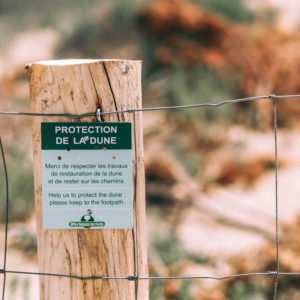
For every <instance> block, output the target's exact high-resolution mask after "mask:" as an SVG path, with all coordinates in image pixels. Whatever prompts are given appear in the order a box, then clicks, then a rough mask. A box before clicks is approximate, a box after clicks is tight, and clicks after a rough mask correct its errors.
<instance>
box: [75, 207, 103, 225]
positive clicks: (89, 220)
mask: <svg viewBox="0 0 300 300" xmlns="http://www.w3.org/2000/svg"><path fill="white" fill-rule="evenodd" d="M92 214H93V211H92V210H91V209H88V210H87V214H85V215H83V216H82V217H81V220H80V222H76V221H73V222H70V223H69V226H70V227H73V228H76V227H77V228H78V227H83V228H91V227H104V226H105V222H103V221H95V219H94V217H93V216H92Z"/></svg>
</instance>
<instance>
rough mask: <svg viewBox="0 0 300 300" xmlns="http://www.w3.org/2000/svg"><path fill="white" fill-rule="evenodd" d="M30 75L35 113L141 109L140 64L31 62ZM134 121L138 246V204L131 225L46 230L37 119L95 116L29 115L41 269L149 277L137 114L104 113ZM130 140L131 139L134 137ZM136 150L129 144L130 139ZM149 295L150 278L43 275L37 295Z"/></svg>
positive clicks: (112, 298)
mask: <svg viewBox="0 0 300 300" xmlns="http://www.w3.org/2000/svg"><path fill="white" fill-rule="evenodd" d="M26 68H27V70H28V74H29V78H30V98H31V108H32V112H34V113H50V114H51V113H71V114H84V113H89V112H96V110H97V108H98V107H100V108H101V111H102V112H111V111H116V110H126V109H129V108H140V107H141V105H142V102H141V101H142V96H141V62H140V61H130V60H60V61H44V62H36V63H33V64H30V65H28V66H26ZM133 118H135V124H136V145H137V160H135V155H134V153H135V149H133V151H132V152H133V168H132V169H133V184H135V182H134V178H135V177H134V176H135V174H134V173H135V164H137V170H138V177H137V186H136V188H135V187H134V188H133V191H136V199H137V203H134V204H133V205H134V206H135V205H137V211H138V214H137V221H138V235H139V236H138V239H139V251H137V249H136V230H135V228H136V227H135V226H136V224H135V219H136V218H135V209H134V210H133V211H134V216H133V220H134V226H133V229H44V228H43V223H42V211H43V209H42V205H43V204H42V188H43V187H42V161H41V122H70V121H72V122H75V121H84V122H90V121H97V119H96V117H95V116H91V117H85V118H83V119H80V120H77V119H75V118H69V117H62V116H59V117H53V116H51V117H50V116H48V117H46V116H42V117H38V116H34V117H33V127H32V130H33V151H34V185H35V212H36V221H37V242H38V262H39V271H40V272H45V273H55V274H67V275H77V276H84V277H88V276H105V277H107V276H108V277H128V276H136V274H137V268H138V266H137V265H136V262H137V259H136V258H137V257H136V255H137V253H139V275H140V276H141V277H147V276H148V268H147V241H146V230H147V229H146V212H145V192H144V189H145V186H144V180H145V177H144V162H143V130H142V113H141V112H135V113H118V114H105V115H102V121H104V122H131V123H132V122H133ZM132 141H134V138H133V139H132ZM133 147H134V143H133ZM137 286H138V297H137V299H139V300H145V299H148V281H147V280H139V281H136V280H127V279H91V280H79V279H74V278H66V277H56V276H40V299H43V300H44V299H51V300H53V299H55V300H56V299H57V300H58V299H61V300H68V299H101V300H108V299H109V300H120V299H129V300H133V299H135V298H136V295H135V293H136V289H137Z"/></svg>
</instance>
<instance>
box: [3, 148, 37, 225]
mask: <svg viewBox="0 0 300 300" xmlns="http://www.w3.org/2000/svg"><path fill="white" fill-rule="evenodd" d="M6 153H7V154H6V161H7V169H8V170H7V171H8V180H9V206H8V207H9V221H14V222H22V221H24V220H26V218H28V217H29V216H30V215H31V214H32V212H33V208H34V188H33V170H32V162H28V159H27V157H26V154H25V153H24V152H22V151H21V150H19V149H18V148H17V146H11V147H10V148H9V149H8V150H7V151H6ZM1 168H2V165H1ZM0 172H1V182H0V185H1V189H0V197H1V203H2V204H1V207H2V208H3V209H1V211H0V218H1V221H2V222H4V220H5V209H4V207H5V192H6V191H5V178H4V171H3V168H2V169H1V171H0Z"/></svg>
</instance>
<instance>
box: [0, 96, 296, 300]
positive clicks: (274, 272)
mask: <svg viewBox="0 0 300 300" xmlns="http://www.w3.org/2000/svg"><path fill="white" fill-rule="evenodd" d="M292 98H300V95H275V94H271V95H268V96H257V97H248V98H239V99H231V100H225V101H222V102H219V103H215V104H214V103H198V104H193V105H178V106H165V107H147V108H129V109H126V110H116V111H110V112H101V111H100V109H98V110H97V111H96V112H91V113H85V114H80V115H74V114H68V113H62V114H58V113H57V114H49V113H27V112H4V111H0V115H15V116H38V117H43V116H47V117H70V118H76V119H82V118H85V117H91V116H96V117H97V118H98V120H99V121H100V120H101V116H102V115H110V114H119V113H131V114H133V135H134V138H133V143H134V148H135V153H134V155H135V161H137V155H138V154H137V147H136V143H137V140H136V123H135V113H136V112H149V111H159V110H174V109H192V108H204V107H214V108H217V107H220V106H223V105H226V104H231V103H241V102H251V101H258V100H264V99H265V100H266V99H269V100H270V101H272V102H273V118H274V123H273V129H274V162H275V197H274V202H275V231H276V270H271V271H270V270H267V271H266V272H261V273H244V274H232V275H226V276H221V277H214V276H205V275H203V276H201V275H199V276H149V277H142V276H140V272H139V266H140V261H139V238H138V236H139V234H138V210H137V205H136V201H137V196H136V195H137V193H136V192H137V191H136V189H137V184H135V192H134V203H135V236H136V238H135V249H136V255H135V260H136V261H135V264H136V272H135V274H134V275H132V276H127V277H106V276H88V277H83V276H78V275H68V274H55V273H43V272H29V271H19V270H8V269H7V268H6V264H7V235H8V219H9V209H8V207H9V206H8V205H9V187H8V184H9V180H8V174H7V166H6V161H5V155H4V149H3V145H2V142H1V139H0V151H1V157H2V161H3V167H4V175H5V190H6V198H5V203H6V207H5V211H6V213H5V237H4V258H3V267H2V268H0V274H3V286H2V300H4V299H5V285H6V274H24V275H38V276H55V277H67V278H73V279H78V280H96V279H106V280H120V279H121V280H129V281H135V282H136V292H135V298H136V300H137V299H138V282H139V280H154V279H161V280H163V279H208V280H225V279H230V278H241V277H253V276H268V277H272V278H274V293H273V299H274V300H276V299H277V298H278V283H279V277H280V276H300V272H280V260H279V218H278V201H279V199H278V139H277V102H278V100H279V99H292ZM138 176H139V174H138V168H137V163H136V164H135V179H134V180H135V183H137V178H138Z"/></svg>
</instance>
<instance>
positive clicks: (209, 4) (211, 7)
mask: <svg viewBox="0 0 300 300" xmlns="http://www.w3.org/2000/svg"><path fill="white" fill-rule="evenodd" d="M195 2H196V3H197V4H199V5H201V6H202V7H204V8H206V9H207V10H208V11H211V12H213V13H218V14H221V15H223V16H224V17H225V18H227V19H228V20H229V21H234V22H242V23H243V22H252V21H253V20H254V17H255V16H254V13H253V11H252V10H250V9H249V8H248V7H247V5H246V1H245V0H226V1H220V0H195Z"/></svg>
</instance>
